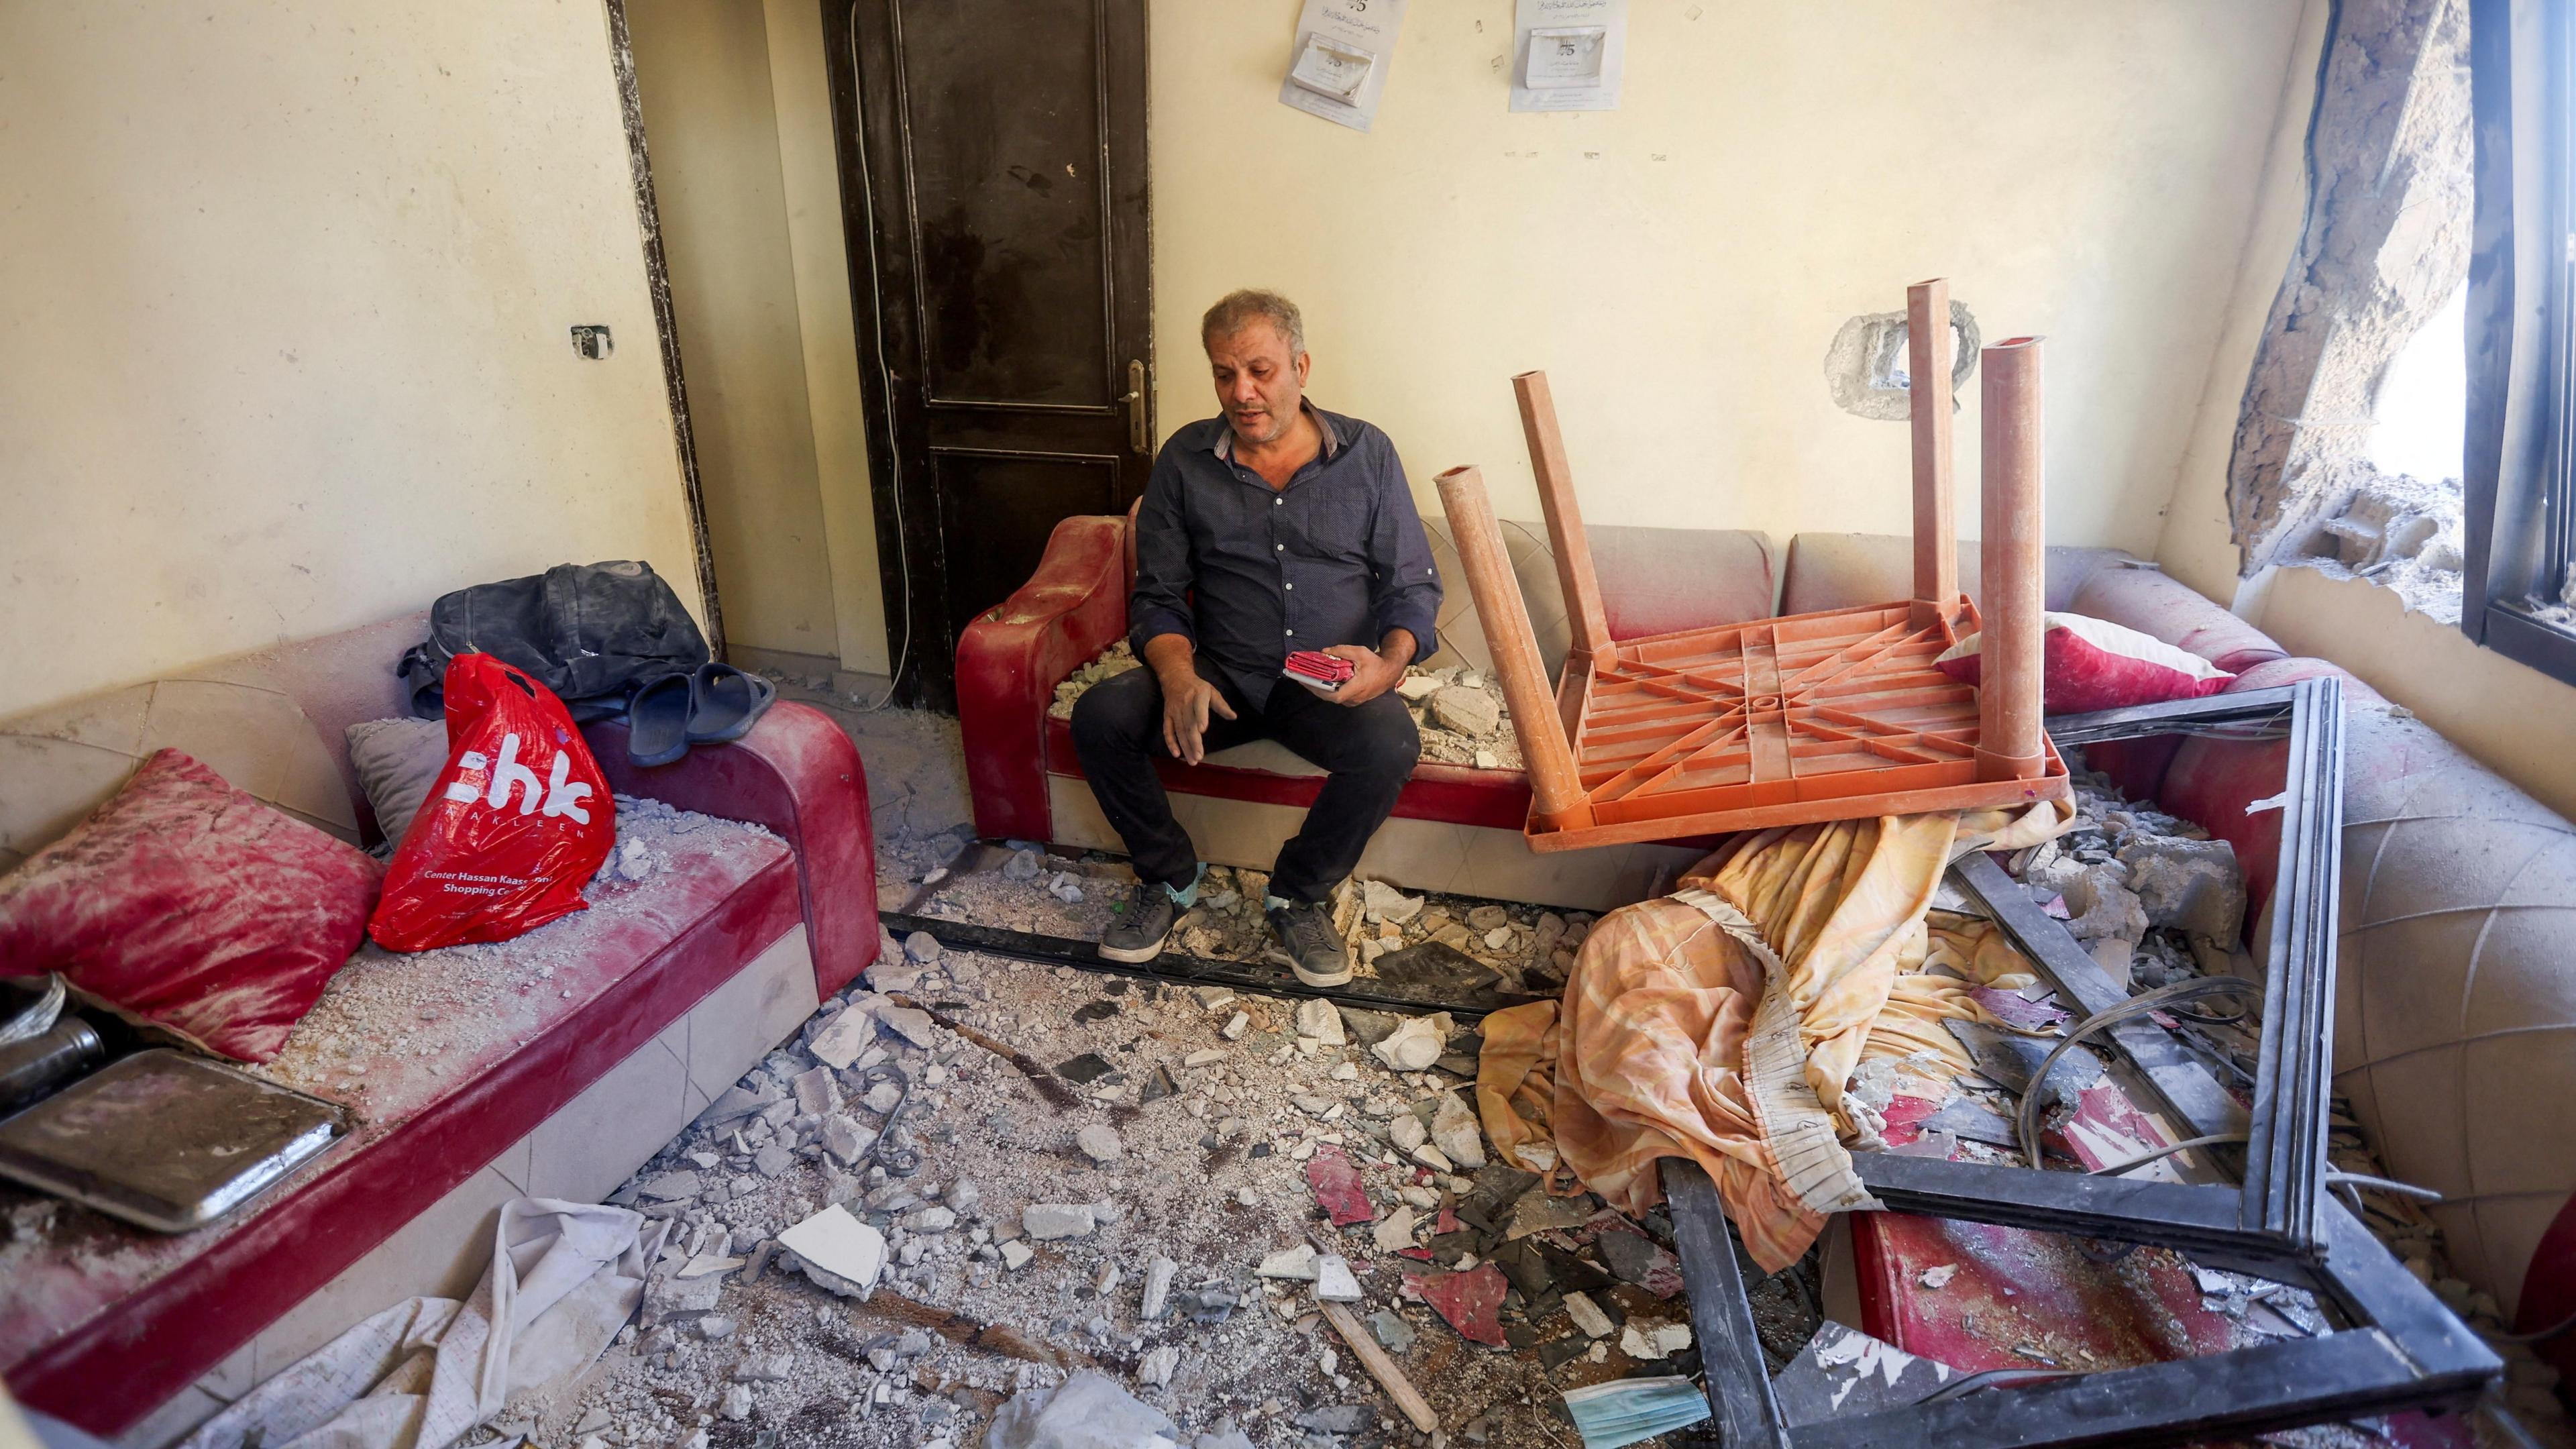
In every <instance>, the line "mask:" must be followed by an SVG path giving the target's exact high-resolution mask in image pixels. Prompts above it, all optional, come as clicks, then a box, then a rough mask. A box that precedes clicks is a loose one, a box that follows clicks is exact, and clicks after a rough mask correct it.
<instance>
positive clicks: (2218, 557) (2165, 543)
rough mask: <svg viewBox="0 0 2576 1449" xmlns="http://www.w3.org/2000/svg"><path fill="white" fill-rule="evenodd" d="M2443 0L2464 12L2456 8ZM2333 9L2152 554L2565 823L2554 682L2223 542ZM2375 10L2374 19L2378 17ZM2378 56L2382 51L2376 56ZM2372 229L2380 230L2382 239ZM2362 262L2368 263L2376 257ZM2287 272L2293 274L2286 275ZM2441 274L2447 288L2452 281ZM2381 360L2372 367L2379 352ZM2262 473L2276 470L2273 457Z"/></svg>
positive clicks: (2321, 500)
mask: <svg viewBox="0 0 2576 1449" xmlns="http://www.w3.org/2000/svg"><path fill="white" fill-rule="evenodd" d="M2448 3H2449V4H2450V5H2451V6H2452V8H2464V7H2459V6H2457V3H2456V0H2448ZM2331 8H2332V7H2331V5H2330V3H2329V0H2310V4H2309V6H2308V10H2307V14H2306V16H2305V18H2304V20H2303V22H2302V29H2301V33H2300V37H2299V41H2298V45H2297V50H2296V55H2297V59H2296V60H2294V61H2293V63H2292V68H2291V73H2290V76H2289V84H2288V85H2287V86H2286V87H2285V89H2284V93H2283V96H2282V100H2281V108H2280V114H2279V116H2278V118H2277V120H2276V122H2275V128H2274V132H2273V141H2272V147H2271V153H2270V159H2269V160H2268V161H2267V162H2266V163H2265V167H2264V173H2263V182H2262V189H2261V198H2260V201H2259V203H2258V204H2257V206H2256V208H2255V211H2254V215H2253V217H2252V219H2251V224H2250V226H2249V227H2248V229H2247V232H2246V235H2245V242H2244V248H2243V252H2242V256H2241V264H2240V266H2239V269H2238V273H2237V280H2236V290H2235V295H2234V298H2233V300H2232V301H2231V302H2230V303H2229V306H2228V309H2227V317H2228V322H2227V327H2226V330H2225V332H2224V333H2223V335H2222V336H2221V337H2220V339H2219V342H2218V345H2217V349H2216V355H2215V357H2214V359H2213V361H2212V363H2211V366H2210V368H2209V373H2208V387H2207V391H2206V393H2205V394H2204V396H2203V399H2202V402H2201V408H2200V413H2199V416H2198V419H2197V421H2196V423H2195V424H2194V427H2193V430H2192V436H2191V440H2190V444H2189V447H2188V449H2187V451H2186V452H2185V454H2184V458H2183V465H2182V469H2181V473H2180V476H2179V477H2178V478H2177V479H2176V482H2175V488H2174V495H2173V499H2172V502H2171V504H2170V505H2169V506H2168V509H2167V511H2166V516H2165V523H2164V534H2163V538H2162V539H2161V541H2160V542H2159V543H2158V545H2157V548H2156V561H2157V562H2158V563H2159V564H2161V565H2162V566H2163V567H2164V569H2165V571H2166V572H2167V573H2169V574H2171V575H2173V576H2174V577H2175V578H2177V579H2179V580H2180V581H2182V582H2183V583H2185V584H2188V585H2190V586H2191V587H2192V588H2194V589H2197V590H2198V591H2200V592H2201V593H2202V594H2205V595H2207V596H2208V597H2210V598H2213V599H2216V600H2218V601H2219V602H2221V603H2225V604H2230V605H2231V606H2232V607H2233V608H2234V609H2235V611H2236V612H2237V613H2238V614H2239V615H2241V616H2243V617H2244V618H2245V619H2247V620H2248V621H2250V622H2251V623H2253V624H2254V625H2255V627H2257V628H2259V629H2261V630H2263V631H2264V632H2265V633H2267V634H2269V635H2271V636H2272V637H2273V638H2274V639H2276V640H2278V641H2279V642H2280V644H2281V646H2282V647H2283V648H2285V649H2287V650H2289V651H2290V652H2291V653H2293V654H2300V655H2307V656H2311V657H2315V658H2320V659H2330V660H2332V661H2334V662H2335V663H2337V664H2340V665H2342V666H2343V667H2345V668H2347V669H2349V670H2351V671H2352V672H2353V673H2355V674H2357V675H2359V676H2360V677H2361V678H2362V679H2364V680H2366V681H2368V682H2369V684H2370V685H2371V687H2372V688H2374V689H2377V690H2378V691H2379V692H2380V693H2381V694H2384V695H2386V696H2387V697H2388V698H2389V699H2391V700H2393V701H2395V702H2396V703H2398V704H2400V705H2403V706H2405V707H2407V708H2409V709H2411V710H2413V711H2414V712H2415V713H2416V714H2417V716H2418V717H2420V718H2422V719H2423V720H2424V721H2425V722H2426V723H2427V724H2430V725H2432V726H2433V727H2434V728H2435V729H2437V730H2439V731H2441V732H2442V734H2443V736H2444V737H2445V738H2447V739H2449V740H2450V741H2451V742H2452V743H2454V744H2456V745H2458V746H2459V747H2460V748H2462V749H2464V750H2466V751H2468V752H2469V754H2470V755H2471V756H2473V757H2474V758H2476V759H2477V760H2478V761H2479V762H2480V763H2481V764H2484V765H2486V766H2487V767H2488V768H2489V769H2492V770H2494V771H2496V772H2497V773H2498V774H2500V775H2503V776H2504V777H2505V778H2506V779H2508V780H2510V781H2512V782H2513V783H2514V784H2515V785H2517V786H2519V787H2520V788H2522V789H2523V790H2526V791H2528V792H2530V793H2531V794H2532V795H2533V796H2534V797H2535V798H2537V799H2538V800H2540V801H2541V802H2542V803H2543V804H2545V805H2548V806H2549V807H2550V808H2551V809H2553V810H2557V811H2559V812H2560V813H2562V814H2567V815H2570V816H2576V709H2570V708H2568V705H2567V701H2568V694H2567V686H2566V685H2564V684H2561V683H2559V682H2558V681H2557V680H2554V679H2551V678H2549V677H2548V676H2546V675H2543V674H2541V673H2539V672H2538V671H2536V670H2532V669H2529V668H2526V667H2525V666H2523V665H2521V664H2518V663H2516V662H2514V661H2513V660H2510V659H2507V658H2505V657H2504V656H2503V655H2501V654H2497V653H2495V652H2494V651H2493V650H2488V649H2481V648H2479V647H2478V646H2477V645H2476V644H2473V643H2471V642H2470V641H2469V639H2468V638H2467V636H2465V635H2463V634H2462V633H2461V632H2460V631H2459V630H2458V629H2457V628H2456V627H2452V626H2448V625H2445V624H2443V623H2441V622H2439V621H2438V620H2436V619H2434V618H2431V617H2429V616H2427V615H2424V614H2421V613H2413V612H2409V611H2408V610H2407V609H2406V608H2405V606H2404V603H2403V601H2402V600H2401V599H2400V598H2399V596H2398V595H2397V594H2396V593H2394V592H2392V591H2390V590H2388V589H2385V588H2382V587H2380V586H2379V585H2377V584H2374V583H2370V582H2367V581H2364V580H2362V579H2358V578H2352V577H2348V576H2347V577H2334V576H2331V575H2329V574H2328V573H2326V572H2323V571H2320V570H2318V569H2315V568H2306V567H2299V568H2279V567H2267V566H2261V565H2257V566H2256V567H2254V568H2253V569H2251V570H2248V571H2247V573H2248V576H2246V577H2240V570H2242V569H2245V564H2246V559H2245V554H2244V552H2243V551H2242V550H2241V549H2240V548H2239V546H2238V542H2237V540H2236V538H2235V536H2234V528H2233V523H2234V514H2233V511H2232V510H2231V508H2230V505H2229V484H2230V481H2231V477H2232V473H2231V463H2232V459H2233V454H2234V450H2235V445H2236V442H2237V437H2238V423H2239V421H2240V419H2241V418H2242V417H2243V416H2244V414H2245V403H2246V399H2247V396H2248V393H2249V389H2248V387H2247V380H2248V379H2249V377H2251V376H2252V375H2253V374H2254V372H2255V370H2256V367H2257V357H2258V355H2263V356H2264V357H2265V362H2264V366H2266V367H2269V366H2272V365H2273V363H2272V362H2271V356H2272V352H2271V351H2267V348H2266V340H2267V337H2268V335H2269V331H2270V328H2271V324H2272V322H2273V319H2274V318H2275V316H2278V315H2283V314H2285V313H2288V312H2295V310H2296V309H2295V303H2296V301H2297V298H2296V297H2294V296H2293V295H2292V293H2293V292H2294V291H2295V279H2296V278H2297V277H2299V276H2303V275H2304V274H2305V272H2304V268H2305V266H2306V259H2307V256H2308V252H2307V238H2306V236H2305V222H2306V220H2307V207H2306V199H2307V193H2308V187H2307V170H2306V168H2307V152H2306V141H2307V131H2308V121H2309V117H2310V114H2311V112H2312V110H2313V108H2314V97H2315V95H2316V83H2317V79H2318V74H2317V72H2318V67H2317V58H2318V56H2319V54H2320V52H2321V51H2322V50H2323V48H2324V45H2325V32H2326V20H2327V15H2328V12H2329V10H2330V9H2331ZM2363 8H2365V7H2357V6H2348V7H2347V10H2346V21H2347V28H2349V27H2350V25H2351V24H2352V23H2353V22H2352V12H2353V11H2354V10H2356V9H2363ZM2378 8H2379V10H2380V11H2381V12H2382V13H2385V11H2386V9H2387V7H2378ZM2376 53H2379V54H2382V55H2385V54H2387V53H2388V52H2387V51H2386V50H2385V49H2384V48H2382V49H2380V50H2379V51H2378V52H2376ZM2382 155H2383V156H2384V155H2385V152H2384V151H2383V152H2382ZM2373 174H2374V175H2375V174H2376V172H2375V171H2374V173H2373ZM2385 234H2386V233H2385V231H2384V230H2383V232H2382V233H2381V237H2382V239H2383V240H2384V238H2385ZM2346 240H2347V242H2349V241H2350V238H2349V237H2348V236H2347V238H2346ZM2356 244H2357V243H2356ZM2461 245H2465V241H2463V242H2462V243H2461ZM2369 255H2371V256H2372V257H2374V258H2375V257H2376V255H2377V249H2376V248H2374V249H2373V250H2372V251H2371V252H2370V253H2369ZM2294 264H2295V265H2298V266H2299V267H2301V268H2302V271H2301V272H2298V273H2292V272H2290V270H2289V269H2290V268H2292V267H2293V265H2294ZM2285 274H2286V275H2289V276H2291V277H2292V278H2293V283H2292V284H2291V285H2288V286H2285V284H2284V277H2285ZM2451 275H2452V276H2453V277H2454V279H2456V276H2457V275H2458V274H2457V273H2456V272H2454V273H2452V274H2451ZM2414 296H2415V297H2416V298H2417V299H2418V300H2417V302H2416V303H2415V304H2414V305H2415V306H2416V307H2418V308H2420V309H2422V310H2425V311H2429V310H2430V309H2432V308H2436V307H2438V306H2439V305H2440V303H2441V296H2442V293H2441V291H2440V289H2439V287H2437V286H2435V285H2433V284H2432V282H2431V281H2430V280H2429V279H2427V280H2425V281H2423V282H2422V283H2421V284H2420V286H2419V288H2418V290H2417V291H2416V292H2415V293H2414ZM2385 340H2386V342H2387V344H2388V352H2387V355H2388V356H2391V357H2393V356H2394V354H2395V351H2396V349H2397V348H2398V347H2399V346H2402V345H2403V342H2404V335H2403V333H2402V331H2398V332H2395V333H2394V335H2388V336H2386V338H2385ZM2322 350H2323V349H2319V351H2322ZM2273 351H2277V349H2275V350H2273ZM2379 365H2380V366H2385V359H2384V358H2383V359H2382V360H2381V361H2380V363H2379ZM2368 400H2369V393H2368V391H2366V390H2365V391H2360V392H2359V393H2358V397H2357V401H2356V402H2355V403H2354V415H2355V416H2362V415H2366V408H2365V406H2364V405H2366V404H2367V402H2368ZM2348 431H2350V432H2351V433H2353V434H2354V435H2355V436H2353V437H2352V438H2350V439H2349V440H2348V443H2347V446H2348V448H2349V449H2350V451H2349V452H2347V453H2345V454H2343V455H2342V456H2343V457H2344V458H2347V459H2349V458H2355V457H2358V456H2359V453H2360V452H2361V450H2362V449H2363V448H2364V447H2365V446H2366V444H2365V439H2364V438H2363V437H2362V436H2361V435H2362V434H2363V433H2364V432H2365V431H2366V430H2364V429H2361V428H2353V429H2350V430H2348ZM2282 441H2286V439H2283V440H2282ZM2317 441H2318V442H2319V443H2322V442H2323V439H2322V438H2321V437H2320V438H2319V439H2317ZM2286 452H2287V450H2286V449H2284V455H2286ZM2273 476H2274V477H2276V478H2277V476H2278V472H2277V463H2276V471H2275V473H2274V475H2273ZM2318 494H2322V496H2318ZM2318 494H2311V495H2309V496H2307V497H2306V498H2305V499H2304V500H2303V501H2302V507H2303V508H2304V510H2305V511H2304V513H2303V515H2302V516H2303V519H2304V527H2303V529H2302V530H2301V532H2302V533H2304V534H2305V535H2307V536H2308V537H2309V538H2311V539H2312V538H2313V537H2314V535H2315V534H2317V533H2318V532H2319V531H2320V530H2321V528H2322V526H2323V524H2324V523H2325V521H2326V520H2327V519H2329V518H2332V517H2334V516H2335V515H2336V514H2337V513H2339V512H2340V511H2341V509H2342V506H2343V504H2344V503H2345V502H2346V501H2348V495H2347V494H2343V493H2337V492H2328V491H2326V490H2322V489H2320V490H2318ZM2277 496H2279V495H2276V497H2277ZM2276 533H2277V531H2276ZM2309 547H2314V544H2313V543H2310V544H2309ZM2288 552H2289V553H2291V554H2292V555H2296V554H2297V553H2298V552H2299V550H2297V549H2291V550H2288Z"/></svg>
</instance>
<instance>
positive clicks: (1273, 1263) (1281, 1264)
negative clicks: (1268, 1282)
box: [1252, 1243, 1316, 1283]
mask: <svg viewBox="0 0 2576 1449" xmlns="http://www.w3.org/2000/svg"><path fill="white" fill-rule="evenodd" d="M1315 1260H1316V1254H1315V1250H1314V1248H1313V1247H1312V1246H1310V1245H1308V1244H1305V1243H1299V1244H1297V1245H1296V1246H1295V1247H1293V1248H1281V1249H1280V1250H1279V1251H1277V1252H1275V1253H1272V1254H1271V1255H1270V1256H1268V1257H1266V1258H1264V1259H1262V1260H1261V1266H1260V1267H1258V1268H1255V1269H1253V1270H1252V1272H1253V1276H1255V1277H1257V1278H1288V1279H1294V1280H1296V1281H1299V1282H1305V1283H1312V1282H1314V1281H1315V1272H1316V1269H1315Z"/></svg>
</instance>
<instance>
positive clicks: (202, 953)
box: [0, 750, 384, 1062]
mask: <svg viewBox="0 0 2576 1449" xmlns="http://www.w3.org/2000/svg"><path fill="white" fill-rule="evenodd" d="M383 874H384V867H382V866H380V865H378V864H377V863H376V862H375V861H374V860H373V859H371V858H369V857H368V855H367V854H366V853H365V852H364V851H361V850H359V849H358V848H357V847H355V846H353V845H348V844H345V843H343V842H341V841H338V840H335V839H333V838H332V837H331V836H329V835H326V834H324V833H323V832H322V831H320V830H317V829H315V828H313V827H312V826H310V825H307V824H305V823H304V822H303V821H301V820H298V819H296V818H294V817H293V816H291V815H288V814H286V813H284V812H283V811H279V810H273V809H271V808H269V807H268V806H266V805H263V804H261V803H260V802H259V801H258V800H256V799H254V798H253V797H252V796H251V795H250V794H249V793H247V792H245V791H242V790H237V789H234V788H233V787H232V786H231V785H230V784H228V783H226V782H225V780H224V777H223V776H221V775H218V774H216V773H215V772H214V771H212V770H210V769H207V768H206V767H205V766H204V765H201V764H199V763H197V762H196V761H195V760H193V759H190V758H189V757H188V756H186V755H184V754H181V753H180V752H179V751H177V750H163V751H161V752H160V753H158V754H156V755H154V756H153V757H152V758H151V759H148V760H146V761H144V762H143V767H142V768H141V769H139V770H136V771H135V772H134V777H133V778H132V779H130V780H127V781H126V782H125V788H123V789H122V790H119V791H118V792H117V793H116V798H114V799H112V800H110V801H108V802H107V803H106V804H105V805H102V806H100V807H99V808H98V810H97V812H96V813H94V814H92V815H91V816H90V817H89V818H88V819H87V820H84V821H82V822H81V823H80V825H79V826H78V827H76V828H75V829H74V830H73V831H72V833H71V834H69V835H66V836H64V837H63V838H62V839H60V840H57V841H55V842H54V843H53V844H51V845H48V846H46V847H45V848H44V849H42V850H40V851H37V852H36V853H35V854H34V855H32V856H30V857H28V859H27V861H26V863H25V864H23V865H21V866H19V867H18V868H17V869H16V870H14V871H11V872H10V873H9V874H7V875H5V876H0V972H8V973H11V974H20V975H23V974H28V973H38V972H45V971H59V972H61V973H63V976H64V978H65V979H66V980H68V981H69V982H70V983H71V984H72V985H73V986H74V987H75V988H77V989H78V990H80V991H81V992H83V993H85V994H87V995H89V996H91V997H94V998H96V999H97V1000H100V1001H103V1002H105V1003H107V1004H108V1005H110V1006H113V1007H115V1008H117V1009H118V1010H120V1011H124V1012H127V1013H129V1014H131V1015H133V1016H136V1017H139V1018H142V1019H144V1020H146V1021H149V1022H153V1023H155V1024H157V1025H160V1026H164V1027H167V1028H169V1029H171V1030H173V1031H176V1032H178V1033H180V1034H181V1035H183V1036H186V1037H187V1038H189V1039H190V1040H192V1041H195V1042H197V1043H198V1044H200V1045H202V1046H204V1047H205V1048H206V1049H207V1050H209V1051H213V1052H215V1053H218V1054H220V1055H223V1056H228V1057H233V1058H236V1059H239V1060H243V1061H253V1062H264V1061H267V1060H268V1059H269V1058H271V1057H273V1056H275V1055H277V1051H278V1048H279V1047H281V1046H283V1045H285V1043H286V1034H287V1032H289V1031H290V1030H292V1029H293V1028H294V1026H295V1023H296V1022H298V1021H300V1020H302V1019H303V1017H304V1013H306V1012H307V1011H310V1010H312V1009H313V1003H314V1001H315V1000H316V999H318V998H319V997H320V996H321V995H322V988H323V986H324V985H325V984H326V983H328V982H329V981H330V979H331V975H332V973H333V972H335V971H338V970H339V969H340V966H341V964H342V963H343V962H345V961H347V960H348V959H349V953H350V952H352V951H355V950H356V949H358V943H359V942H360V941H362V940H364V939H366V934H367V912H368V911H369V910H371V909H373V908H374V905H375V900H376V886H377V882H378V881H379V879H381V877H382V876H383Z"/></svg>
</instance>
